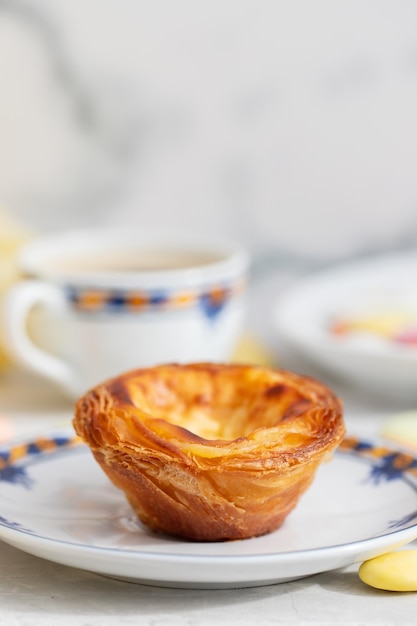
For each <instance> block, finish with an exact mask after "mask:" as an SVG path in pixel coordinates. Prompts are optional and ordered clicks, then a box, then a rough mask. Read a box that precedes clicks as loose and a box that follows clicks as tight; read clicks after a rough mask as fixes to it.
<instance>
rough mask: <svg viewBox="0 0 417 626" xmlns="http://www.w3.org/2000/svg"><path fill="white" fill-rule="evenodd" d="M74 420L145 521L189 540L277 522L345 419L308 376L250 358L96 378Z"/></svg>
mask: <svg viewBox="0 0 417 626" xmlns="http://www.w3.org/2000/svg"><path fill="white" fill-rule="evenodd" d="M74 427H75V430H76V432H77V434H78V435H80V436H81V437H82V439H84V441H85V442H86V443H87V444H88V446H89V447H90V449H91V450H92V453H93V455H94V457H95V459H96V460H97V462H98V463H99V464H100V466H101V467H102V469H103V470H104V471H105V472H106V474H107V476H108V477H109V478H110V480H111V481H112V482H113V483H114V484H115V485H116V486H117V487H118V488H120V489H121V490H123V491H124V493H125V494H126V496H127V498H128V500H129V502H130V504H131V505H132V507H133V509H134V510H135V512H136V514H137V515H138V517H139V518H140V520H141V521H142V522H143V523H144V524H146V525H147V526H148V527H150V528H151V529H153V530H157V531H163V532H166V533H170V534H173V535H177V536H180V537H183V538H186V539H189V540H195V541H221V540H229V539H243V538H248V537H254V536H258V535H262V534H265V533H268V532H271V531H273V530H275V529H276V528H278V527H279V526H280V525H281V524H282V522H283V520H284V519H285V518H286V517H287V515H288V514H289V512H290V511H291V510H292V509H293V508H294V507H295V506H296V504H297V502H298V500H299V498H300V496H301V494H302V493H303V492H304V491H305V490H306V489H307V488H308V487H309V485H310V484H311V482H312V480H313V478H314V475H315V472H316V470H317V468H318V466H319V464H320V463H321V462H322V461H323V459H324V458H325V457H326V456H327V455H328V454H329V453H331V452H332V451H333V450H334V449H335V448H336V447H337V446H338V444H339V443H340V442H341V440H342V438H343V435H344V432H345V429H344V424H343V417H342V407H341V403H340V401H339V400H338V398H337V397H336V396H335V395H334V394H333V393H332V392H331V390H330V389H328V388H327V387H326V386H325V385H323V384H321V383H320V382H318V381H316V380H313V379H311V378H308V377H304V376H300V375H297V374H294V373H291V372H288V371H284V370H274V369H269V368H264V367H258V366H251V365H234V364H233V365H229V364H222V365H219V364H210V363H198V364H188V365H175V364H174V365H162V366H158V367H151V368H147V369H140V370H135V371H131V372H127V373H125V374H123V375H121V376H119V377H117V378H114V379H112V380H109V381H107V382H105V383H103V384H101V385H98V386H97V387H95V388H94V389H92V390H91V391H89V392H88V393H86V394H85V395H84V396H83V397H82V398H80V400H79V401H78V402H77V404H76V409H75V416H74Z"/></svg>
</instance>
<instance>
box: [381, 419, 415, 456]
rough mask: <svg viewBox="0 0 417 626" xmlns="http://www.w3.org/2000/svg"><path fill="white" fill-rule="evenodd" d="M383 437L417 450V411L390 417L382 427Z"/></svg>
mask: <svg viewBox="0 0 417 626" xmlns="http://www.w3.org/2000/svg"><path fill="white" fill-rule="evenodd" d="M381 435H382V436H383V437H386V438H387V439H391V440H392V441H395V442H396V443H399V444H401V445H403V446H407V447H409V448H413V449H416V450H417V409H415V410H412V411H403V412H402V413H397V414H395V415H392V416H391V417H389V418H388V419H387V420H386V421H385V422H384V424H383V425H382V428H381Z"/></svg>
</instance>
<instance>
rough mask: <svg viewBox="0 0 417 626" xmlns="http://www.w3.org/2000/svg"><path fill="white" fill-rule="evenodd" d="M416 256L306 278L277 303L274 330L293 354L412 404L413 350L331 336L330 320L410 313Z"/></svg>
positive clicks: (416, 364) (416, 387)
mask: <svg viewBox="0 0 417 626" xmlns="http://www.w3.org/2000/svg"><path fill="white" fill-rule="evenodd" d="M416 276H417V254H416V253H415V252H409V253H403V254H396V255H385V256H381V257H377V258H373V259H369V260H367V261H355V262H351V263H348V264H346V265H340V266H337V267H335V268H334V269H331V270H328V271H325V272H321V273H319V274H317V275H315V276H313V277H311V278H309V279H306V280H304V281H302V282H301V283H299V284H298V285H296V286H295V287H294V288H293V289H291V290H290V291H289V292H288V293H287V295H286V296H283V297H282V298H281V299H280V300H279V301H278V303H277V305H276V307H275V311H274V326H275V329H276V331H277V333H278V335H279V337H280V339H281V340H282V341H283V342H284V344H286V345H287V346H289V347H290V348H293V349H294V350H295V351H296V352H297V353H298V354H299V355H302V356H305V357H308V358H309V359H310V360H312V361H313V362H315V363H316V364H319V365H321V366H323V367H325V368H326V369H327V370H328V371H329V372H331V373H332V374H336V375H339V377H340V378H341V379H344V380H347V381H349V382H351V383H354V384H356V385H358V386H359V387H361V388H363V389H367V390H370V391H372V392H377V393H382V394H384V395H392V396H395V397H400V398H404V397H406V398H407V399H410V398H411V399H414V400H417V384H416V381H417V347H416V346H411V345H402V344H399V343H395V342H393V341H388V340H387V339H385V338H382V337H378V336H372V335H366V334H363V335H361V336H353V335H352V336H350V335H349V336H347V337H346V336H344V337H341V336H335V335H334V334H333V333H332V332H331V330H330V329H331V325H332V321H333V320H335V319H337V318H346V317H349V315H359V316H360V315H361V314H364V312H369V311H370V310H372V311H379V312H380V313H384V311H385V312H387V311H388V312H392V311H397V310H398V311H412V313H413V314H414V313H415V314H416V319H417V283H416Z"/></svg>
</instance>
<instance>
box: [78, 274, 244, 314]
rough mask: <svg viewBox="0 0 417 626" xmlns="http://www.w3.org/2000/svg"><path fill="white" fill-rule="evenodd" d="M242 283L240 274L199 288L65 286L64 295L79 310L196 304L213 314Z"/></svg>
mask: <svg viewBox="0 0 417 626" xmlns="http://www.w3.org/2000/svg"><path fill="white" fill-rule="evenodd" d="M245 287H246V281H245V280H244V279H242V278H240V279H239V280H237V281H236V282H234V283H232V284H228V285H216V286H213V287H210V288H209V289H205V290H203V291H195V290H192V289H189V290H181V291H169V290H167V289H159V290H133V289H99V288H79V287H74V286H68V287H67V296H68V300H69V302H70V303H71V304H72V306H73V307H74V309H75V310H76V311H78V312H81V313H100V312H125V313H141V312H145V311H167V310H181V309H189V308H193V307H198V308H200V309H202V310H203V311H204V313H205V314H206V315H207V316H208V317H215V316H216V314H217V313H219V312H220V311H221V310H222V309H223V308H224V307H225V305H226V304H227V303H228V302H229V301H230V300H231V299H232V298H235V297H237V296H239V295H241V294H242V293H243V292H244V290H245Z"/></svg>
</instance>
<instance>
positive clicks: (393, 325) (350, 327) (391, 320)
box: [330, 313, 417, 348]
mask: <svg viewBox="0 0 417 626" xmlns="http://www.w3.org/2000/svg"><path fill="white" fill-rule="evenodd" d="M330 331H331V333H332V334H333V335H335V336H348V335H353V334H361V335H364V334H366V335H374V336H377V337H380V338H382V339H385V340H387V341H391V342H394V343H397V344H401V345H405V346H412V347H416V348H417V315H416V314H409V313H385V314H383V313H381V314H374V315H364V316H360V317H352V318H346V319H339V320H337V321H335V322H333V323H332V324H331V327H330Z"/></svg>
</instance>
